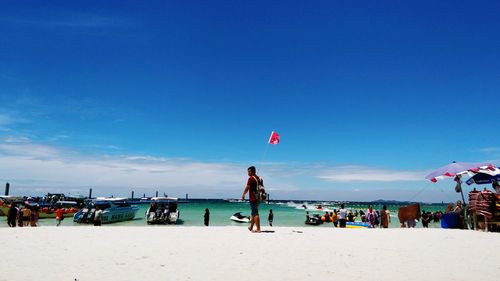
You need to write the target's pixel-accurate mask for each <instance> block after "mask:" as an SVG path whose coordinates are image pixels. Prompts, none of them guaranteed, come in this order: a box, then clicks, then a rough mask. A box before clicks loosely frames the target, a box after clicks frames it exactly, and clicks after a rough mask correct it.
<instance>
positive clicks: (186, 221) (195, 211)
mask: <svg viewBox="0 0 500 281" xmlns="http://www.w3.org/2000/svg"><path fill="white" fill-rule="evenodd" d="M344 204H345V207H346V209H347V210H349V209H352V210H353V211H354V210H358V211H359V210H363V211H365V212H366V209H367V208H368V205H372V207H373V209H375V210H381V209H382V204H380V203H345V202H344ZM303 205H305V206H306V207H307V208H308V210H307V211H309V212H310V214H324V213H325V210H327V211H330V210H333V209H339V208H340V203H338V202H307V201H304V202H302V201H293V202H291V201H290V202H272V203H268V204H261V205H260V207H259V213H260V217H261V225H262V226H263V227H269V224H268V222H267V217H268V214H269V210H270V209H272V210H273V213H274V222H273V226H300V227H333V224H332V223H325V224H322V225H319V226H310V225H306V224H304V220H305V213H306V210H305V209H304V207H303ZM317 205H321V206H322V208H323V211H321V210H315V209H316V207H317ZM137 206H138V207H139V208H140V209H139V212H137V215H136V217H135V219H134V220H131V221H126V222H120V223H113V224H108V225H103V226H104V227H113V226H146V225H147V223H146V219H145V213H146V210H147V208H148V207H149V204H140V205H137ZM401 206H402V205H400V204H393V205H390V204H388V205H387V208H388V210H389V211H390V212H391V223H390V225H389V227H391V228H399V222H398V218H397V212H398V208H399V207H401ZM420 207H421V210H425V211H430V212H435V211H438V210H441V211H443V212H444V210H445V209H446V205H443V204H421V205H420ZM205 208H208V209H209V210H210V226H242V227H243V226H245V225H247V224H241V223H237V222H233V221H231V220H230V219H229V217H231V215H233V214H234V213H236V212H242V214H243V215H249V214H250V206H249V204H248V203H246V202H228V201H225V200H211V199H207V200H202V199H197V200H191V201H190V202H187V203H180V204H179V210H180V218H179V221H178V224H177V225H175V226H174V225H168V226H165V225H152V226H149V227H179V226H186V227H189V226H203V216H204V214H205ZM356 221H360V218H359V217H358V218H357V219H356ZM54 225H56V220H55V219H40V220H39V221H38V226H42V227H43V226H54ZM62 225H63V226H76V227H89V225H85V224H77V223H74V222H73V220H72V219H71V218H65V219H64V220H63V222H62ZM0 227H8V226H7V219H6V217H5V216H3V217H0ZM417 227H422V224H421V223H420V222H418V223H417ZM429 227H437V228H439V227H440V224H439V223H430V225H429Z"/></svg>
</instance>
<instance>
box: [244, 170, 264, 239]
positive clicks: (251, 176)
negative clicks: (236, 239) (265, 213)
mask: <svg viewBox="0 0 500 281" xmlns="http://www.w3.org/2000/svg"><path fill="white" fill-rule="evenodd" d="M247 171H248V181H247V185H246V186H245V189H244V190H243V194H242V195H241V200H245V195H246V194H247V193H248V197H249V201H250V209H251V218H250V226H249V227H248V230H250V231H252V232H260V217H259V201H258V200H257V181H258V180H259V177H258V176H257V175H256V174H255V167H254V166H250V167H248V169H247ZM254 225H255V226H256V229H255V231H254V230H253V226H254Z"/></svg>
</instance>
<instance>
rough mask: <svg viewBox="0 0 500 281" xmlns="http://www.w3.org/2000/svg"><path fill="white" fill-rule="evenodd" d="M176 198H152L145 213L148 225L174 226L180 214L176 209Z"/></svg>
mask: <svg viewBox="0 0 500 281" xmlns="http://www.w3.org/2000/svg"><path fill="white" fill-rule="evenodd" d="M177 200H178V199H177V198H172V197H153V198H151V204H150V205H149V208H148V210H147V211H146V221H147V222H148V224H175V223H177V219H178V218H179V215H180V212H179V209H178V208H177Z"/></svg>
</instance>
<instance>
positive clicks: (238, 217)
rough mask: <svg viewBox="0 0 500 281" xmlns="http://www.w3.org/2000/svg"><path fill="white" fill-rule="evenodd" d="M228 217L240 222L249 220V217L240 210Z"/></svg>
mask: <svg viewBox="0 0 500 281" xmlns="http://www.w3.org/2000/svg"><path fill="white" fill-rule="evenodd" d="M229 219H230V220H232V221H235V222H240V223H248V222H250V217H249V216H244V215H242V214H241V212H238V213H236V214H234V215H232V216H231V217H230V218H229Z"/></svg>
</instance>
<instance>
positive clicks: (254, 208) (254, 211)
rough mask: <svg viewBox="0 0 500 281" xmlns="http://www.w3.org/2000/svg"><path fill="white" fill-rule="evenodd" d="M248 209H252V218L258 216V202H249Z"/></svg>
mask: <svg viewBox="0 0 500 281" xmlns="http://www.w3.org/2000/svg"><path fill="white" fill-rule="evenodd" d="M250 209H252V216H258V215H259V202H250Z"/></svg>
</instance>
